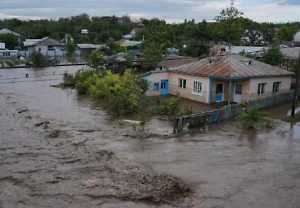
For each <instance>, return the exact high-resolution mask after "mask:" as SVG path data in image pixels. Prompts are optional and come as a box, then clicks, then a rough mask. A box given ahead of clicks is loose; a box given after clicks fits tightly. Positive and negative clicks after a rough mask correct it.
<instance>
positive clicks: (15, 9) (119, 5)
mask: <svg viewBox="0 0 300 208" xmlns="http://www.w3.org/2000/svg"><path fill="white" fill-rule="evenodd" d="M229 6H230V0H0V19H5V18H14V17H16V18H19V19H41V18H59V17H71V16H75V15H79V14H82V13H86V14H88V15H89V16H90V17H92V16H112V15H116V16H122V15H129V16H130V17H131V18H132V19H139V18H141V17H143V18H160V19H165V20H166V21H168V22H182V21H183V20H184V19H187V20H191V19H195V20H196V21H197V22H198V21H202V20H203V19H206V20H207V21H210V20H213V19H214V17H215V16H217V15H218V14H219V13H220V11H221V10H222V9H223V8H226V7H229ZM236 7H237V8H238V9H239V10H240V11H242V12H243V13H244V17H247V18H250V19H252V20H254V21H258V22H288V21H300V0H236Z"/></svg>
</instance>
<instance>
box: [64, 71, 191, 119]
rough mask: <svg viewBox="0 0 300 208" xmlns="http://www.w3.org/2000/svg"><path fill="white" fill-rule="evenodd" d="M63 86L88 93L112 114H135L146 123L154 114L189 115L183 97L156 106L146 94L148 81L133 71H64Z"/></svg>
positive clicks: (80, 92)
mask: <svg viewBox="0 0 300 208" xmlns="http://www.w3.org/2000/svg"><path fill="white" fill-rule="evenodd" d="M60 86H63V87H75V89H76V91H77V93H78V94H88V95H90V96H91V97H92V98H94V99H100V100H103V101H104V102H103V107H104V108H106V109H107V110H108V112H109V113H110V114H113V115H125V114H135V115H137V116H138V118H139V119H140V120H141V121H142V122H143V123H144V122H146V121H147V120H149V119H150V118H151V117H152V116H154V115H166V116H172V117H176V116H178V115H182V114H189V112H188V111H186V110H183V109H181V108H180V98H179V96H177V97H171V98H170V99H164V100H163V101H162V102H161V103H160V104H159V105H155V100H154V98H152V97H148V96H146V95H145V92H146V91H147V89H148V82H147V81H145V80H142V79H140V78H137V77H136V76H134V75H133V74H132V73H131V71H130V70H126V71H125V73H124V74H123V75H119V74H113V73H112V72H111V71H109V70H100V71H95V70H80V71H78V72H76V73H75V75H70V74H68V73H67V72H66V73H65V74H64V82H63V83H62V84H61V85H60Z"/></svg>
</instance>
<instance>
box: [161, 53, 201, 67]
mask: <svg viewBox="0 0 300 208" xmlns="http://www.w3.org/2000/svg"><path fill="white" fill-rule="evenodd" d="M197 60H199V59H198V58H195V57H186V56H177V55H174V54H169V55H167V56H166V57H165V58H164V59H163V60H162V61H161V62H159V63H158V66H159V67H164V68H174V67H178V66H181V65H184V64H188V63H191V62H194V61H197Z"/></svg>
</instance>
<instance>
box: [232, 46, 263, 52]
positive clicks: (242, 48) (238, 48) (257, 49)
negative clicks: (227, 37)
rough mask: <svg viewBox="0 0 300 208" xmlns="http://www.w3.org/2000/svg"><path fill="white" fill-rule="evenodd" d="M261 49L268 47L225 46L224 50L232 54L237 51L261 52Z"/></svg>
mask: <svg viewBox="0 0 300 208" xmlns="http://www.w3.org/2000/svg"><path fill="white" fill-rule="evenodd" d="M263 50H268V47H260V46H231V47H226V51H229V52H231V53H233V54H239V53H242V52H244V53H256V52H262V51H263Z"/></svg>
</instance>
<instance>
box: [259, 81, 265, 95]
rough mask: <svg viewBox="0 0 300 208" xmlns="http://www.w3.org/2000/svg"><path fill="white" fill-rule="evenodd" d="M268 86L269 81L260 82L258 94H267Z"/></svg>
mask: <svg viewBox="0 0 300 208" xmlns="http://www.w3.org/2000/svg"><path fill="white" fill-rule="evenodd" d="M266 86H267V83H258V86H257V94H258V95H264V94H266Z"/></svg>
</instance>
